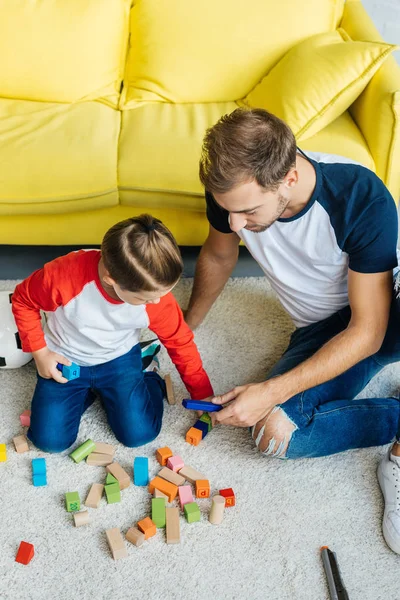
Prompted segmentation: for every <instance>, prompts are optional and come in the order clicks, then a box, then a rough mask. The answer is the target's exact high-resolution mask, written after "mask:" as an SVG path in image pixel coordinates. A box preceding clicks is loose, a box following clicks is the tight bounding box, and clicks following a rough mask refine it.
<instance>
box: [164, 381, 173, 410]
mask: <svg viewBox="0 0 400 600" xmlns="http://www.w3.org/2000/svg"><path fill="white" fill-rule="evenodd" d="M164 381H165V387H166V388H167V402H168V404H171V405H172V404H176V399H175V394H174V386H173V385H172V380H171V375H168V374H167V375H165V377H164Z"/></svg>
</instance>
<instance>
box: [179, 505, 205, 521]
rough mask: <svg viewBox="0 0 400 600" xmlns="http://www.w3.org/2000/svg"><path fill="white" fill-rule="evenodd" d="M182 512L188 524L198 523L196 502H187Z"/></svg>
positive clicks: (198, 515)
mask: <svg viewBox="0 0 400 600" xmlns="http://www.w3.org/2000/svg"><path fill="white" fill-rule="evenodd" d="M183 511H184V513H185V517H186V520H187V522H188V523H196V521H200V516H201V515H200V508H199V506H198V504H197V503H196V502H188V503H187V504H185V506H184V507H183Z"/></svg>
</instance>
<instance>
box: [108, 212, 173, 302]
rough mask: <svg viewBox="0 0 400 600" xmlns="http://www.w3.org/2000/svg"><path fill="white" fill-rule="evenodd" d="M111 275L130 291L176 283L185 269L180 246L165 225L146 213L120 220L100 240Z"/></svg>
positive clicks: (151, 290) (153, 290) (157, 288)
mask: <svg viewBox="0 0 400 600" xmlns="http://www.w3.org/2000/svg"><path fill="white" fill-rule="evenodd" d="M101 254H102V258H103V262H104V266H105V268H106V269H107V271H108V272H109V274H110V277H112V278H113V279H114V281H115V282H116V283H117V284H118V285H119V286H120V287H121V288H122V289H124V290H127V291H130V292H138V291H146V292H157V291H158V290H159V289H167V288H170V287H172V286H173V285H175V283H176V282H177V281H178V279H179V278H180V276H181V275H182V271H183V261H182V257H181V253H180V251H179V247H178V245H177V243H176V241H175V239H174V237H173V235H172V233H171V232H170V231H169V229H167V227H165V225H164V224H163V223H162V222H161V221H160V220H159V219H156V218H154V217H152V216H151V215H148V214H143V215H140V216H138V217H132V218H130V219H126V220H125V221H121V222H120V223H117V224H116V225H114V226H113V227H111V229H109V230H108V231H107V233H106V234H105V236H104V238H103V242H102V244H101Z"/></svg>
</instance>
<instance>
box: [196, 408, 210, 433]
mask: <svg viewBox="0 0 400 600" xmlns="http://www.w3.org/2000/svg"><path fill="white" fill-rule="evenodd" d="M199 421H203V423H207V425H208V431H211V429H212V420H211V417H210V415H209V414H208V412H205V413H203V414H202V415H201V417H200V419H199Z"/></svg>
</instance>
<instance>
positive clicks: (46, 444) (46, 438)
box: [28, 431, 76, 453]
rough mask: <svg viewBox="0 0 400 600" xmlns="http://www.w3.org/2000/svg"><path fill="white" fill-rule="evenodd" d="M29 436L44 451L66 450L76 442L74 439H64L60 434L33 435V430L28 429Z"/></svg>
mask: <svg viewBox="0 0 400 600" xmlns="http://www.w3.org/2000/svg"><path fill="white" fill-rule="evenodd" d="M28 438H29V439H30V440H31V442H32V443H33V444H34V445H35V446H36V448H38V449H39V450H42V452H51V453H57V452H64V450H67V449H68V448H69V447H70V446H72V444H73V443H74V441H75V439H76V438H75V439H73V440H66V439H64V440H63V439H62V437H60V436H54V435H33V434H32V432H31V431H28Z"/></svg>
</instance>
